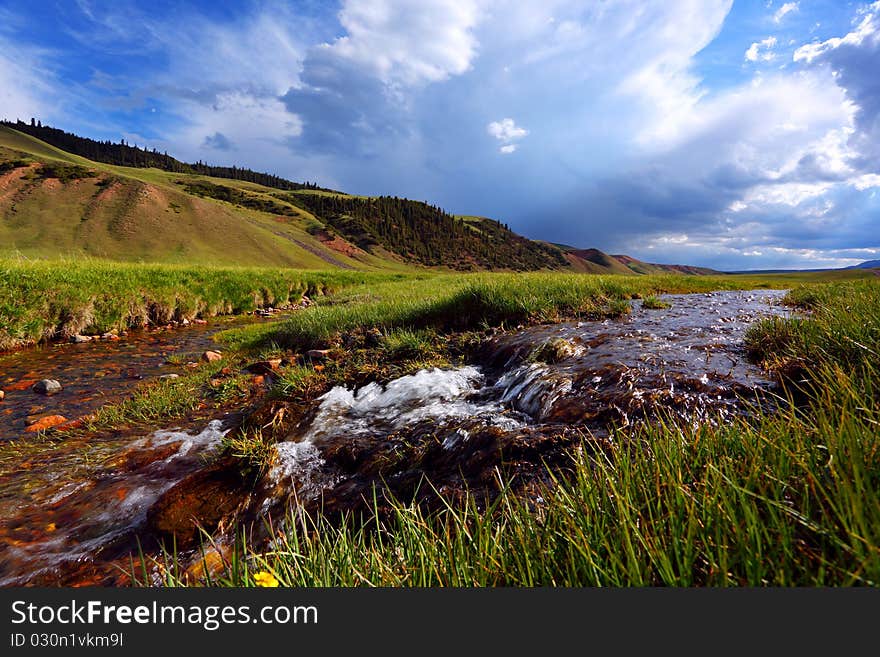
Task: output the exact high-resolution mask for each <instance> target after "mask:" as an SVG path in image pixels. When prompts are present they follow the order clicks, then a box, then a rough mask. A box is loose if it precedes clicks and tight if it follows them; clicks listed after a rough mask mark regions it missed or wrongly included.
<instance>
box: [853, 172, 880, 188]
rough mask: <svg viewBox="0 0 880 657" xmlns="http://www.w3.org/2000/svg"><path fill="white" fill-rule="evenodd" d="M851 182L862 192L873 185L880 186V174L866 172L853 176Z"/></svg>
mask: <svg viewBox="0 0 880 657" xmlns="http://www.w3.org/2000/svg"><path fill="white" fill-rule="evenodd" d="M849 182H850V184H851V185H852V186H853V187H855V188H856V189H857V190H859V191H860V192H862V191H864V190H866V189H871V188H873V187H880V174H876V173H866V174H863V175H861V176H858V177H856V178H853V179H852V180H850V181H849Z"/></svg>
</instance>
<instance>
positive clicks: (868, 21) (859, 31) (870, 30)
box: [794, 2, 880, 64]
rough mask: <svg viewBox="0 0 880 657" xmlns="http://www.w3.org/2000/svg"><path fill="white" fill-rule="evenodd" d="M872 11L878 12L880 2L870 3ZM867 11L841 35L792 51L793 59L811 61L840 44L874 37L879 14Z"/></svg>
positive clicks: (879, 23) (879, 24)
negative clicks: (855, 25)
mask: <svg viewBox="0 0 880 657" xmlns="http://www.w3.org/2000/svg"><path fill="white" fill-rule="evenodd" d="M871 8H872V10H873V11H876V12H880V2H876V3H874V4H873V5H871ZM873 11H872V12H869V13H867V14H866V15H865V17H864V18H863V19H862V20H861V22H860V23H859V24H858V26H857V27H856V29H855V30H853V31H852V32H849V33H848V34H846V35H845V36H843V37H832V38H831V39H828V40H827V41H818V42H816V43H808V44H805V45H803V46H801V47H800V48H798V49H797V50H795V51H794V61H796V62H804V63H806V64H809V63H811V62H812V61H813V60H814V59H816V58H817V57H820V56H821V55H824V54H825V53H827V52H828V51H830V50H836V49H837V48H840V47H841V46H856V47H858V46H861V45H862V44H863V43H864V42H865V41H866V40H867V39H869V38H871V37H874V35H876V34H877V33H878V32H880V16H878V14H877V13H873Z"/></svg>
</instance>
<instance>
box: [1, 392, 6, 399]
mask: <svg viewBox="0 0 880 657" xmlns="http://www.w3.org/2000/svg"><path fill="white" fill-rule="evenodd" d="M5 398H6V393H5V392H3V391H2V390H0V401H3V400H4V399H5Z"/></svg>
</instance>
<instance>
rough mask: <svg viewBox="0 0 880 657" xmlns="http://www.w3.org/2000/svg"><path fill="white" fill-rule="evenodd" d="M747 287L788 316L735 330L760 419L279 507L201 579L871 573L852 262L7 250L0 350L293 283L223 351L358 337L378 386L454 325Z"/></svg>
mask: <svg viewBox="0 0 880 657" xmlns="http://www.w3.org/2000/svg"><path fill="white" fill-rule="evenodd" d="M823 278H825V279H826V280H824V281H823ZM828 278H837V279H841V280H837V281H832V282H829V281H828V280H827V279H828ZM761 287H764V288H766V287H773V288H791V292H790V293H789V294H788V296H787V300H788V303H790V304H791V305H792V306H794V307H797V308H799V309H801V310H802V311H803V312H802V314H800V315H799V316H797V317H794V318H791V319H773V320H766V321H763V322H759V323H758V324H756V325H755V326H754V327H753V328H752V329H751V330H750V331H749V333H748V336H747V344H746V345H745V346H746V348H747V349H748V350H749V352H750V354H751V356H752V358H753V359H754V360H756V361H758V362H761V363H762V364H763V365H764V366H765V367H766V368H768V369H769V370H771V371H774V372H776V373H777V375H778V377H779V380H780V382H781V384H782V388H781V391H782V392H781V393H780V397H779V399H777V400H776V407H777V408H776V410H775V411H774V412H769V411H758V412H756V413H755V414H753V415H751V416H749V417H743V418H739V419H736V420H733V421H728V422H719V423H703V424H700V425H697V426H694V425H692V424H684V423H681V422H679V421H676V420H675V419H673V418H671V417H670V418H668V419H667V420H665V421H661V422H659V423H655V424H652V425H650V426H640V427H639V428H637V429H635V430H633V431H632V432H631V433H630V434H629V435H628V437H627V439H626V440H621V441H618V442H614V443H613V444H607V445H605V446H604V447H603V448H601V449H599V448H597V446H596V443H595V441H592V440H591V436H589V435H586V434H585V435H584V436H583V445H582V446H581V447H580V448H579V449H574V450H572V452H571V454H570V461H569V462H568V463H567V464H566V466H565V467H563V468H555V469H554V470H553V471H552V472H551V479H552V482H553V483H552V484H551V485H547V486H546V487H545V489H543V490H541V491H540V495H537V496H523V495H521V494H520V493H518V492H516V490H515V488H516V487H515V486H514V485H513V484H514V482H511V481H505V480H503V479H500V480H499V482H498V485H499V488H500V493H499V494H498V495H497V496H495V497H494V501H493V502H492V503H491V504H490V505H489V506H486V505H485V504H484V500H485V498H483V497H482V496H480V495H478V494H477V493H478V492H477V491H475V494H474V495H473V497H472V498H471V499H470V500H469V501H467V502H465V503H464V504H462V503H461V502H460V500H458V501H455V502H453V501H452V500H451V499H450V500H447V501H446V503H445V504H444V505H441V507H440V508H439V510H437V509H436V508H435V509H433V510H427V509H425V508H423V507H421V506H419V505H416V504H413V503H412V501H411V500H406V499H399V500H395V501H393V502H392V503H391V505H390V508H391V513H390V514H389V513H388V511H387V509H388V506H387V505H386V507H385V509H384V510H383V512H382V513H379V511H378V507H376V508H375V509H374V513H372V514H370V513H367V514H366V515H358V516H354V515H347V516H344V517H343V518H342V519H341V520H340V519H339V518H338V517H337V518H334V519H330V518H325V517H323V516H321V515H320V514H318V515H307V514H305V513H300V512H296V511H291V514H290V516H289V517H288V518H287V521H286V522H285V523H284V524H283V527H284V529H283V531H282V532H281V533H280V534H279V533H277V532H273V533H274V534H275V535H276V540H275V541H274V542H273V544H272V546H271V548H260V549H257V548H254V547H253V546H251V547H247V546H245V545H241V546H239V549H238V550H236V551H235V552H234V553H233V555H232V557H231V559H229V560H228V561H227V562H225V564H224V567H223V569H222V572H220V573H215V574H214V575H212V576H209V577H208V578H207V579H205V580H203V581H201V582H200V583H202V584H210V585H234V586H253V585H262V584H265V583H267V582H269V583H280V584H281V585H287V586H500V585H511V586H534V585H551V586H586V585H599V586H606V585H610V586H632V585H637V586H640V585H672V586H703V585H708V586H728V585H749V586H766V585H782V586H792V585H807V586H815V585H822V586H825V585H871V586H875V585H877V584H878V583H880V495H878V490H880V438H878V436H880V404H878V401H880V388H878V386H877V381H878V376H880V356H878V354H880V282H878V279H877V278H876V276H874V275H873V274H872V273H870V272H858V271H854V272H846V273H843V272H837V273H833V274H831V275H821V274H796V275H762V276H724V277H703V276H701V277H692V276H674V275H669V276H643V277H637V276H596V275H575V274H544V273H532V274H468V275H449V274H417V275H416V274H377V273H361V272H348V271H333V272H319V271H315V272H307V271H297V270H283V269H257V268H204V267H198V268H196V267H183V266H172V265H136V264H114V263H108V262H102V261H86V262H60V261H55V262H33V261H20V260H18V261H13V260H6V261H3V262H2V263H0V326H2V333H0V336H2V340H4V341H5V342H4V343H3V344H4V345H5V346H6V348H8V347H14V346H18V345H22V344H26V343H29V342H33V341H38V340H43V339H48V338H51V337H63V336H64V335H69V334H73V333H77V332H80V331H85V332H101V331H105V330H110V329H111V328H124V327H128V326H138V325H142V324H144V323H149V322H153V323H164V322H167V321H170V320H172V319H183V318H192V317H196V316H209V315H214V314H221V313H243V312H249V311H252V310H254V309H256V308H259V307H262V306H267V305H281V304H283V303H286V302H288V301H298V300H299V298H300V296H301V295H302V294H304V293H305V294H308V295H309V296H314V297H315V298H316V300H317V302H318V303H317V304H316V305H314V306H312V307H310V308H307V309H304V310H300V311H297V312H296V313H294V314H292V315H291V316H290V317H288V318H287V319H285V320H283V321H280V322H277V323H274V324H265V325H260V326H251V327H246V328H243V329H234V330H231V331H227V332H225V333H223V334H221V335H220V336H219V338H220V339H221V340H222V341H224V342H225V343H226V347H224V348H227V347H228V348H230V349H231V350H232V353H235V354H238V355H237V356H236V358H242V359H244V360H245V361H246V360H247V359H248V358H250V359H254V358H257V357H261V356H265V355H266V354H267V353H270V352H278V351H282V352H287V353H291V352H303V351H304V350H307V349H313V348H328V347H329V348H334V349H343V348H344V346H343V342H344V340H343V338H344V336H345V335H355V336H360V338H363V337H364V336H365V335H367V334H368V333H370V332H372V334H373V335H375V336H377V341H376V344H375V345H374V349H373V351H372V352H370V353H371V354H372V355H371V356H370V358H372V359H373V361H372V362H371V367H373V368H374V369H372V370H370V374H369V376H373V377H377V378H379V379H381V378H382V377H383V376H388V375H390V373H389V372H388V371H387V370H381V367H387V366H388V365H389V363H395V367H396V369H395V370H394V372H393V375H395V376H396V375H399V373H400V372H401V370H403V371H407V370H408V369H412V368H415V367H420V366H422V365H424V364H426V363H428V364H434V363H440V362H443V361H445V360H446V359H448V358H449V356H450V349H451V348H452V347H453V346H454V345H455V344H456V338H457V336H461V335H463V334H465V333H468V332H470V333H471V334H473V336H474V339H476V340H479V339H480V338H479V335H480V334H481V333H482V332H483V331H485V330H487V329H493V330H497V329H514V328H516V327H517V326H520V325H524V324H528V323H534V322H554V321H559V320H563V319H567V318H583V319H597V318H603V317H609V316H615V315H619V314H622V313H626V312H628V311H629V307H630V306H629V304H630V300H631V299H634V298H643V299H649V300H650V303H651V304H652V305H656V306H657V307H658V308H659V309H658V311H657V312H662V310H663V309H662V303H655V302H656V301H657V299H656V296H657V295H660V294H663V293H667V292H668V293H684V292H706V291H711V290H719V289H754V288H761ZM361 344H363V342H362V343H361ZM242 362H244V361H242ZM361 365H363V363H359V362H357V361H356V359H351V362H347V363H343V364H342V365H340V366H339V367H336V366H334V365H333V364H332V363H328V364H327V366H326V369H325V368H323V367H322V368H321V370H322V371H318V369H316V368H314V367H312V366H311V365H310V364H309V363H308V362H307V361H306V362H304V363H300V364H298V365H295V366H291V367H289V368H287V369H285V370H283V371H282V373H281V376H280V377H279V379H278V382H277V384H276V387H275V389H274V390H273V391H272V392H271V394H272V395H274V396H276V397H277V398H284V397H290V396H297V395H305V397H304V398H308V399H313V398H314V397H315V396H316V395H317V394H320V393H321V392H322V391H323V390H326V389H327V387H328V386H329V385H332V384H338V383H345V382H346V381H347V380H348V379H347V377H350V376H352V375H357V376H363V375H364V371H357V372H354V371H353V368H354V369H356V368H357V367H360V366H361ZM334 368H336V369H334ZM383 372H384V374H383ZM190 376H191V377H193V378H192V379H189V377H190ZM206 378H208V374H206V373H205V372H199V371H197V372H194V373H192V374H191V375H186V376H183V377H181V380H179V381H175V382H173V383H168V384H164V383H163V384H148V385H147V386H145V387H144V388H143V390H141V391H140V392H139V393H138V394H137V395H136V396H135V397H134V398H133V400H132V401H131V402H130V403H129V406H130V407H131V408H128V407H126V408H116V409H114V408H108V409H106V410H105V411H104V412H103V416H102V417H100V418H97V420H99V421H98V424H99V425H100V424H108V425H117V424H119V423H123V422H125V421H128V419H130V418H129V416H132V415H134V416H138V417H145V418H149V420H150V421H151V422H153V423H160V422H161V420H162V418H163V417H165V415H166V414H167V415H168V416H170V415H174V414H180V413H185V412H186V410H187V408H190V407H191V405H188V404H185V403H181V399H180V395H181V394H186V395H196V394H199V393H198V390H197V389H198V388H200V387H203V386H202V384H203V383H204V381H203V380H204V379H206ZM232 383H236V381H232ZM230 385H232V384H230ZM169 391H176V392H169ZM151 395H160V397H161V396H162V395H164V397H162V398H158V397H157V398H156V399H153V397H151ZM165 397H167V399H165ZM154 401H155V402H156V403H155V404H154V403H153V402H154ZM153 406H155V409H153ZM153 410H156V411H157V413H153V412H152V411H153ZM238 447H242V445H238ZM243 447H244V451H245V452H247V449H248V448H247V445H244V446H243ZM245 456H249V455H247V454H245ZM426 485H430V482H426ZM438 497H439V498H440V499H441V500H442V499H443V496H442V495H440V494H439V493H438ZM276 529H277V528H276ZM205 540H206V543H207V542H208V541H209V540H210V539H208V538H207V537H206V539H205ZM154 558H156V557H155V556H145V557H144V562H143V564H142V567H143V568H144V569H145V570H146V569H147V568H150V569H152V565H151V564H148V563H147V562H148V561H149V560H152V559H154ZM158 560H159V561H160V562H161V563H162V567H163V572H164V573H165V575H166V579H165V584H167V585H169V586H173V585H183V584H188V585H189V584H192V583H193V582H192V580H190V579H187V578H186V577H185V576H184V575H183V573H181V572H179V571H178V570H176V559H175V557H174V555H173V554H169V555H164V556H159V557H158ZM138 568H139V566H135V572H136V574H137V570H138ZM144 581H146V577H145V576H144Z"/></svg>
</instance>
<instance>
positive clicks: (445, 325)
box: [221, 273, 791, 349]
mask: <svg viewBox="0 0 880 657" xmlns="http://www.w3.org/2000/svg"><path fill="white" fill-rule="evenodd" d="M790 284H791V283H790V282H789V281H788V280H787V279H786V278H785V277H779V276H777V277H767V276H765V277H745V276H724V277H716V276H676V275H668V276H638V277H637V276H597V275H583V274H544V273H527V274H471V275H436V276H432V277H425V278H421V279H415V278H413V279H408V280H404V281H399V282H386V283H380V284H377V285H372V286H364V287H362V288H357V289H351V290H347V291H344V292H342V293H341V294H339V295H337V296H336V297H335V298H334V299H332V300H330V302H329V303H326V304H322V305H320V306H319V307H317V308H311V309H309V310H308V311H307V312H303V313H297V314H296V315H294V316H293V317H291V318H290V319H289V320H288V321H286V322H284V323H282V324H277V325H273V326H269V327H266V326H253V327H247V328H244V329H236V330H232V331H228V332H226V333H225V334H223V335H222V336H221V340H222V341H225V342H228V343H230V344H233V345H236V346H238V347H243V348H260V347H264V346H266V345H271V344H274V345H277V346H279V347H282V348H290V349H312V348H318V347H326V346H330V345H332V344H333V342H334V340H336V339H337V338H338V337H339V336H340V335H341V334H343V333H347V332H353V331H365V330H370V329H378V330H379V331H381V332H382V334H383V335H386V336H392V335H394V334H395V333H397V332H404V333H407V332H412V331H419V330H424V329H431V330H436V331H440V332H445V333H451V332H455V331H464V330H474V329H481V328H485V327H502V328H510V327H515V326H517V325H518V324H528V323H538V322H554V321H561V320H563V319H566V318H583V319H599V318H604V317H613V316H618V315H621V314H625V313H627V312H629V300H630V299H635V298H641V297H646V296H652V295H656V294H661V293H688V292H709V291H713V290H735V289H755V288H759V287H765V288H766V287H776V288H781V287H786V286H788V285H790Z"/></svg>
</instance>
